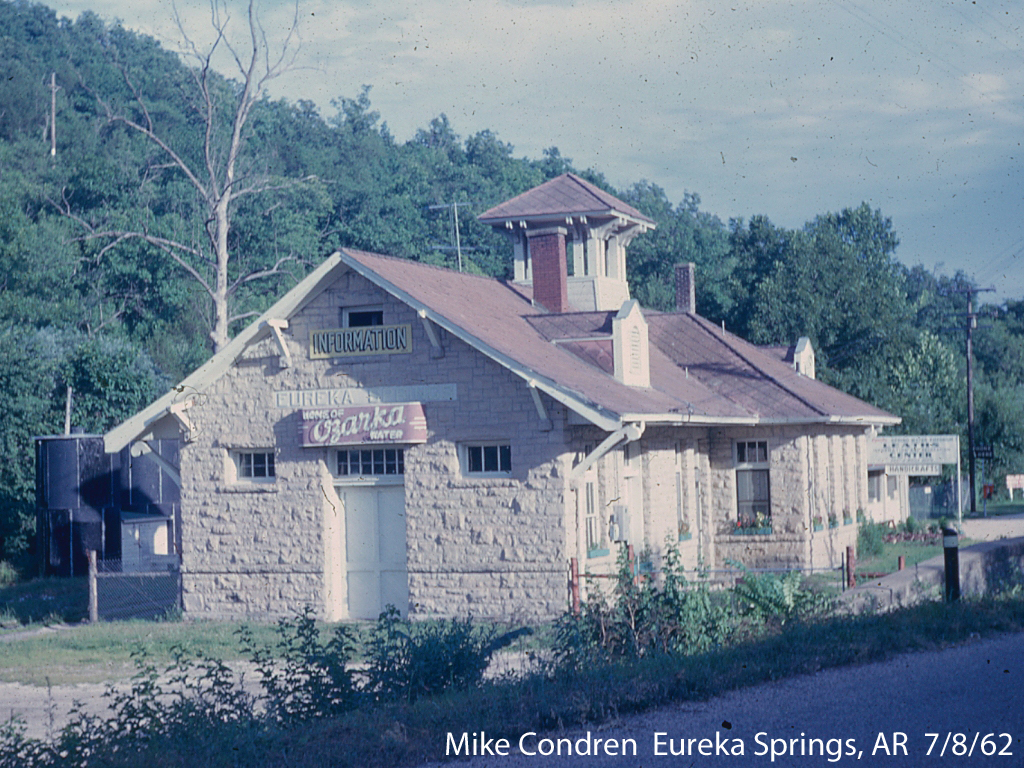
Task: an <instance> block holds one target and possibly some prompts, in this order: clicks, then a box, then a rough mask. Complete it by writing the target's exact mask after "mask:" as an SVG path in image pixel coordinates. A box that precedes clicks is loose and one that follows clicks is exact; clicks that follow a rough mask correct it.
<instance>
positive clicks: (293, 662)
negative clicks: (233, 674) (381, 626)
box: [237, 606, 357, 721]
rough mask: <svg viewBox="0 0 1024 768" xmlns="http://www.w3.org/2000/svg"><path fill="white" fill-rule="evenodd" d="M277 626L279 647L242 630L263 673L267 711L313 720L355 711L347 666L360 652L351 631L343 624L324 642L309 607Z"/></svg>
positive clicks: (242, 641)
mask: <svg viewBox="0 0 1024 768" xmlns="http://www.w3.org/2000/svg"><path fill="white" fill-rule="evenodd" d="M277 629H278V642H277V646H276V648H274V649H271V648H269V647H266V646H259V645H257V643H256V642H255V640H254V639H253V634H252V631H251V630H250V629H249V628H248V627H242V628H241V629H239V630H238V632H237V635H238V637H239V640H240V644H241V646H242V649H243V652H244V653H246V654H247V655H248V656H249V658H250V660H251V661H252V662H253V664H254V665H255V667H256V669H257V671H258V672H259V673H260V685H261V686H262V688H263V693H264V697H265V704H266V711H267V714H268V715H269V716H270V717H271V718H273V719H274V720H276V721H290V720H309V719H313V718H317V717H326V716H328V715H333V714H337V713H339V712H346V711H348V710H350V709H354V708H355V706H356V695H357V691H356V686H355V683H354V681H353V677H352V672H351V671H350V670H349V669H348V666H349V664H350V662H351V661H352V658H353V655H354V652H355V641H354V638H353V634H352V630H351V629H349V628H348V627H345V626H338V627H336V628H335V630H334V636H333V637H332V638H331V639H330V640H328V641H327V642H326V643H324V642H321V640H320V630H319V628H318V627H317V625H316V618H315V617H314V615H313V610H312V608H310V607H309V606H306V607H305V608H304V609H303V611H302V613H300V614H299V615H298V616H297V617H296V618H295V619H281V620H280V621H279V622H278V625H277Z"/></svg>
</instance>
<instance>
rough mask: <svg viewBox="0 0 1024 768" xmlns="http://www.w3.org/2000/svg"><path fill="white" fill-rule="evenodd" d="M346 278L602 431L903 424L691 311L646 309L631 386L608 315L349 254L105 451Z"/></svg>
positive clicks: (113, 436)
mask: <svg viewBox="0 0 1024 768" xmlns="http://www.w3.org/2000/svg"><path fill="white" fill-rule="evenodd" d="M347 270H353V271H355V272H357V273H358V274H360V275H362V276H363V277H365V278H366V279H367V280H369V281H370V282H371V283H373V284H375V285H377V286H378V287H380V288H381V289H383V290H384V291H386V292H387V293H389V294H391V295H392V296H394V297H395V298H397V299H398V300H400V301H402V302H404V303H405V304H407V305H408V306H410V307H412V308H413V309H415V310H416V311H417V312H418V313H419V315H420V317H422V318H424V319H427V320H430V321H431V322H434V323H436V324H437V325H439V326H440V327H442V328H444V329H445V330H447V331H448V332H449V333H450V334H452V335H453V336H455V337H456V338H458V339H460V340H462V341H463V342H465V343H466V344H468V345H470V346H471V347H473V348H475V349H476V350H478V351H479V352H480V353H481V354H484V355H486V356H487V357H489V358H491V359H492V360H494V361H496V362H497V363H498V364H499V365H502V366H504V367H505V368H507V369H509V370H510V371H512V372H514V373H515V374H517V375H518V376H521V377H522V378H523V379H524V380H526V381H527V382H528V383H529V384H530V385H531V386H533V387H536V388H537V389H538V390H540V391H542V392H544V393H546V394H547V395H549V396H550V397H551V398H553V399H554V400H556V401H557V402H560V403H562V404H563V405H565V406H566V407H568V408H570V409H571V410H573V411H575V412H576V413H578V414H580V415H581V416H583V417H584V418H586V419H588V420H590V421H591V422H592V423H594V424H596V425H597V426H599V427H601V428H602V429H605V430H607V431H612V430H614V429H618V428H619V427H621V426H622V425H624V424H625V423H627V422H632V421H647V422H648V423H665V424H695V425H696V424H706V425H711V424H748V425H757V424H768V423H771V424H779V423H794V424H810V423H822V422H826V423H863V424H865V425H868V424H878V425H883V424H895V423H898V422H899V419H898V418H897V417H895V416H893V415H891V414H889V413H886V412H885V411H882V410H881V409H878V408H875V407H874V406H871V405H868V404H867V403H864V402H862V401H860V400H858V399H857V398H855V397H852V396H850V395H847V394H844V393H842V392H839V391H838V390H836V389H833V388H832V387H829V386H827V385H825V384H823V383H821V382H819V381H816V380H814V379H810V378H807V377H805V376H801V375H800V374H798V373H797V372H796V371H794V370H793V369H792V367H791V366H789V365H787V364H785V363H784V362H782V361H780V360H779V359H777V358H776V357H773V356H771V355H769V354H766V353H765V352H764V351H762V350H760V349H758V348H757V347H755V346H753V345H752V344H748V343H747V342H745V341H743V340H742V339H740V338H738V337H736V336H734V335H732V334H729V333H724V332H723V331H721V330H720V329H718V328H716V327H715V326H714V325H713V324H711V323H709V322H708V321H706V320H704V319H703V318H701V317H698V316H697V315H693V314H688V313H671V314H669V313H658V312H653V311H647V312H645V317H646V320H647V322H648V329H649V335H650V365H651V386H650V387H630V386H626V385H625V384H622V383H620V382H619V381H618V380H616V379H615V377H614V375H613V374H612V367H611V351H612V350H611V318H612V317H613V315H614V314H615V313H613V312H571V313H562V314H548V313H545V312H544V311H543V310H542V309H540V308H538V307H535V306H533V305H532V304H531V303H530V301H529V298H528V297H527V296H525V295H524V294H523V293H522V291H521V289H520V288H519V287H518V286H512V285H509V284H507V283H504V282H502V281H499V280H494V279H491V278H487V277H480V276H476V275H469V274H466V273H461V272H453V271H451V270H448V269H443V268H441V267H434V266H430V265H426V264H420V263H418V262H412V261H408V260H404V259H396V258H391V257H388V256H380V255H378V254H372V253H366V252H363V251H356V250H351V249H345V250H342V251H339V252H337V253H335V254H333V255H331V256H330V257H328V258H327V259H326V260H325V261H324V262H323V263H322V264H321V265H320V266H319V267H317V269H315V270H314V271H313V272H311V273H310V274H309V275H308V276H307V277H306V278H305V279H304V280H302V282H300V283H299V284H298V285H297V286H295V288H293V289H292V290H291V291H289V292H288V293H287V294H286V295H285V296H284V297H283V298H281V299H280V300H279V301H278V302H277V303H276V304H274V306H272V307H271V308H270V309H268V310H267V311H266V312H265V313H264V314H263V315H262V316H261V317H260V318H259V319H258V320H256V321H255V322H254V323H253V324H252V325H250V326H249V327H248V328H246V329H245V330H244V331H242V332H241V333H240V334H239V335H238V336H236V337H235V338H234V339H233V340H232V341H231V342H230V343H229V344H228V345H227V346H226V347H225V348H224V349H222V350H221V351H220V352H218V353H217V354H215V355H214V356H213V357H212V358H210V360H208V361H207V362H206V363H204V364H203V365H202V366H200V367H199V368H198V369H197V370H196V371H195V372H194V373H192V374H191V375H189V376H188V377H187V378H186V379H185V380H184V381H183V382H182V383H181V385H179V387H176V388H175V389H173V390H171V392H169V393H167V394H166V395H164V396H163V397H161V398H160V399H159V400H157V401H156V402H155V403H153V404H152V405H150V406H148V407H147V408H145V409H143V410H142V411H140V412H139V413H137V414H135V415H134V416H132V417H131V418H130V419H128V420H127V421H125V422H124V423H122V424H120V425H119V426H117V427H115V428H114V429H113V430H111V431H110V432H109V433H107V435H106V436H105V444H106V450H107V451H108V452H113V451H117V450H120V449H121V448H123V447H124V446H125V445H127V444H128V443H130V442H131V441H133V440H135V439H137V438H139V437H140V436H141V435H143V434H145V433H146V432H147V431H148V430H149V429H150V428H151V427H152V425H153V424H155V423H156V422H157V421H159V420H161V419H163V418H165V417H166V416H168V415H170V414H172V412H173V411H174V409H175V408H176V407H179V408H180V403H181V402H182V400H183V398H185V397H187V394H188V393H189V392H196V391H203V390H204V389H206V388H208V387H209V385H210V384H211V383H212V382H214V381H216V380H217V379H218V378H219V377H220V376H222V375H223V374H224V373H225V372H226V371H227V370H228V369H229V368H230V366H231V365H233V364H234V362H235V361H236V360H237V359H238V358H239V356H240V355H241V354H242V353H243V352H244V351H245V350H246V349H247V348H248V347H249V345H251V344H253V343H255V342H257V341H260V340H261V339H263V338H266V337H267V336H268V335H269V334H270V333H271V330H270V328H269V326H268V321H277V320H288V319H289V318H291V317H292V316H293V315H295V314H296V313H297V312H300V311H301V310H302V308H303V307H304V306H305V305H306V304H307V303H308V302H309V301H310V300H312V299H313V298H314V297H315V296H317V295H319V293H320V292H321V291H323V290H324V289H325V288H327V287H328V286H329V285H331V284H332V283H333V282H334V281H335V280H336V279H337V277H338V276H340V275H341V274H343V273H344V272H345V271H347Z"/></svg>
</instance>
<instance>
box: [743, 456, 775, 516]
mask: <svg viewBox="0 0 1024 768" xmlns="http://www.w3.org/2000/svg"><path fill="white" fill-rule="evenodd" d="M735 456H736V514H737V518H736V519H737V522H738V525H739V527H740V528H768V527H770V526H771V524H772V513H771V483H770V482H769V477H768V441H767V440H742V441H737V442H736V454H735Z"/></svg>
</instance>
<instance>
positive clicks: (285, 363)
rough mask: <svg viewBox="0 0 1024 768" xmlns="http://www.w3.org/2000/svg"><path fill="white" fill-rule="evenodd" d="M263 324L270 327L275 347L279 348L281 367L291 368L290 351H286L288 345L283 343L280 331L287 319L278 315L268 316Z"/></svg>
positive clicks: (285, 326) (282, 335) (285, 325)
mask: <svg viewBox="0 0 1024 768" xmlns="http://www.w3.org/2000/svg"><path fill="white" fill-rule="evenodd" d="M265 325H266V326H267V328H269V329H270V332H271V333H273V334H274V340H275V341H277V347H278V349H280V350H281V358H280V365H281V367H282V368H291V367H292V353H291V352H289V351H288V345H287V344H286V343H285V340H284V334H282V333H281V331H283V330H284V329H285V328H287V327H288V321H287V320H285V319H283V318H280V317H270V318H267V320H266V321H265Z"/></svg>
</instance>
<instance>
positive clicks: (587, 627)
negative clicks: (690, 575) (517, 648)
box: [554, 542, 733, 670]
mask: <svg viewBox="0 0 1024 768" xmlns="http://www.w3.org/2000/svg"><path fill="white" fill-rule="evenodd" d="M617 562H618V571H617V574H616V579H615V587H614V590H613V594H612V600H611V601H609V600H607V599H606V598H605V597H604V595H603V594H602V593H600V592H597V593H596V594H595V595H594V596H593V597H590V598H588V599H587V600H585V601H584V602H583V603H582V604H581V605H580V612H579V614H578V615H573V614H570V613H567V614H565V615H563V616H562V617H561V618H560V619H559V620H558V622H557V624H556V628H555V643H554V646H555V647H554V656H555V663H556V666H557V667H559V668H562V669H566V670H574V669H576V670H578V669H582V668H583V667H584V666H586V665H589V664H593V663H603V662H607V661H610V660H612V659H616V658H634V659H635V658H640V657H644V656H647V655H650V654H654V653H665V654H672V655H688V654H694V653H703V652H705V651H708V650H710V649H712V648H714V647H717V646H719V645H721V644H723V643H724V642H725V641H726V640H727V639H728V637H729V635H730V634H731V632H732V630H733V621H732V618H731V616H730V614H729V612H728V610H727V609H726V606H725V605H723V603H722V601H721V600H720V599H718V596H716V595H712V594H711V591H710V589H709V587H708V584H707V581H706V579H698V581H697V583H696V584H693V585H691V584H690V583H689V582H688V581H687V580H686V577H685V575H684V573H683V568H682V567H681V566H680V564H679V551H678V549H677V548H676V547H675V545H674V544H673V543H672V542H668V543H667V544H666V548H665V557H664V563H663V568H662V585H661V587H660V588H659V586H658V585H657V583H656V581H655V580H654V579H653V578H644V579H642V580H638V579H637V578H635V576H634V574H633V566H632V563H631V562H630V561H629V557H628V555H627V549H626V547H625V546H623V547H622V548H621V549H620V551H619V556H618V561H617Z"/></svg>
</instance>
